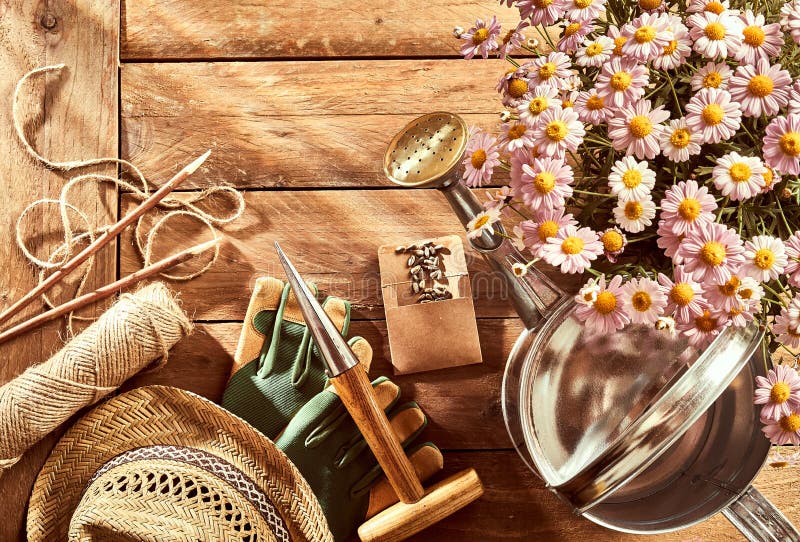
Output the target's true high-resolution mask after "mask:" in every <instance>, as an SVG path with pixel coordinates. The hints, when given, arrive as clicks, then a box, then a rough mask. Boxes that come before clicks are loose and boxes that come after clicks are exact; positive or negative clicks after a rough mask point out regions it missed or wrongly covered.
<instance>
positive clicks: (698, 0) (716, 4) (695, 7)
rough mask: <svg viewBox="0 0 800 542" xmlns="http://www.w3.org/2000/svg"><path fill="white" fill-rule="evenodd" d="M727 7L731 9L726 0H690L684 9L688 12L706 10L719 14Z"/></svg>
mask: <svg viewBox="0 0 800 542" xmlns="http://www.w3.org/2000/svg"><path fill="white" fill-rule="evenodd" d="M729 9H731V6H730V4H729V3H728V0H691V2H689V7H688V8H686V11H687V12H688V13H703V12H706V11H707V12H709V13H716V14H717V15H719V14H720V13H722V12H723V11H726V10H729Z"/></svg>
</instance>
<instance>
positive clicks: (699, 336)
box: [677, 310, 728, 349]
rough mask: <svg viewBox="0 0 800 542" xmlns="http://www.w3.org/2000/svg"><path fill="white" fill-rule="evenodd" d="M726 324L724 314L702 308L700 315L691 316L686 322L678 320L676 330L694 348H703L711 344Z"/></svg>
mask: <svg viewBox="0 0 800 542" xmlns="http://www.w3.org/2000/svg"><path fill="white" fill-rule="evenodd" d="M727 325H728V318H727V316H726V315H725V314H722V313H714V314H712V313H711V311H709V310H704V311H703V314H701V315H700V316H695V317H694V318H691V319H690V320H689V321H688V322H678V326H677V327H678V331H680V332H681V333H683V335H684V336H685V337H686V338H687V339H688V340H689V344H691V345H692V346H694V347H695V348H698V349H701V348H705V347H706V346H708V345H709V344H711V343H712V342H713V341H714V339H716V338H717V335H719V334H720V332H721V331H722V330H723V329H725V327H726V326H727Z"/></svg>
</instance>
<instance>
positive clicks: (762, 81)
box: [747, 75, 775, 98]
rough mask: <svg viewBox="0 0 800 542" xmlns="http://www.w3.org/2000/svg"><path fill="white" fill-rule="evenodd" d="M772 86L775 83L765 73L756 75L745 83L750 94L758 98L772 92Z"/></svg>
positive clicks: (773, 86)
mask: <svg viewBox="0 0 800 542" xmlns="http://www.w3.org/2000/svg"><path fill="white" fill-rule="evenodd" d="M774 88H775V84H774V83H773V82H772V79H770V78H769V77H767V76H766V75H756V76H755V77H753V78H752V79H750V82H749V83H747V90H749V91H750V94H752V95H753V96H757V97H759V98H763V97H765V96H769V95H770V94H772V91H773V89H774Z"/></svg>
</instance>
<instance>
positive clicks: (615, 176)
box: [608, 156, 656, 201]
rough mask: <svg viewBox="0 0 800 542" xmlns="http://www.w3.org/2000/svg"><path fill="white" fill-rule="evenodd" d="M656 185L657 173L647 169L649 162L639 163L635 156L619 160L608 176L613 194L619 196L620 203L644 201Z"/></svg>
mask: <svg viewBox="0 0 800 542" xmlns="http://www.w3.org/2000/svg"><path fill="white" fill-rule="evenodd" d="M655 184H656V174H655V172H654V171H653V170H651V169H650V168H648V167H647V162H645V161H642V162H639V161H637V160H636V158H634V157H633V156H625V157H624V158H622V159H621V160H617V162H616V163H615V164H614V166H613V167H612V168H611V174H610V175H609V176H608V186H609V187H610V188H611V193H612V194H614V195H615V196H618V197H619V199H620V201H629V200H641V199H644V198H646V197H648V195H649V194H650V191H651V190H652V189H653V187H654V186H655Z"/></svg>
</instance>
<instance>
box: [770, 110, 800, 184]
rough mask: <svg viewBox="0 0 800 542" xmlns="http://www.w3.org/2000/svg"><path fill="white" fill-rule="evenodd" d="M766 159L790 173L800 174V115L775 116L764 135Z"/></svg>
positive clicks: (782, 171) (773, 165)
mask: <svg viewBox="0 0 800 542" xmlns="http://www.w3.org/2000/svg"><path fill="white" fill-rule="evenodd" d="M763 152H764V161H765V162H766V163H767V165H768V166H770V167H771V168H774V169H776V170H778V171H779V172H781V173H786V174H789V175H798V174H800V115H789V116H788V117H775V118H774V119H772V121H771V122H770V123H769V124H768V125H767V130H766V136H765V137H764V147H763Z"/></svg>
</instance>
